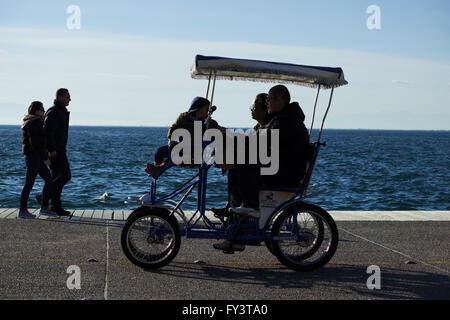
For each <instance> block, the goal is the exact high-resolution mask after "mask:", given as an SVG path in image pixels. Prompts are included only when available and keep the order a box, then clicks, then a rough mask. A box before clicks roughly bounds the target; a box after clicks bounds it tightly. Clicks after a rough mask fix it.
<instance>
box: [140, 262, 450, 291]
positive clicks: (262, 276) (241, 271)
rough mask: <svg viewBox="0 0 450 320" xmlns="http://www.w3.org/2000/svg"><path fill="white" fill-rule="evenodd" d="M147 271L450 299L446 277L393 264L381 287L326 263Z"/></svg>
mask: <svg viewBox="0 0 450 320" xmlns="http://www.w3.org/2000/svg"><path fill="white" fill-rule="evenodd" d="M147 272H152V273H156V274H161V275H168V276H171V277H178V278H185V279H186V278H189V279H198V280H202V281H210V282H230V283H234V284H249V285H263V286H265V287H269V288H272V287H273V288H284V289H308V288H311V289H313V288H314V289H317V287H323V288H325V289H326V290H327V291H329V292H331V291H336V295H337V296H339V294H340V293H345V292H346V293H347V294H352V293H353V295H358V296H359V297H360V298H361V299H374V298H376V299H411V298H412V299H450V277H449V276H446V275H441V274H436V273H429V272H417V271H410V270H401V269H400V268H398V269H395V268H392V267H389V268H388V267H382V268H381V289H380V290H369V289H367V286H366V281H367V279H368V277H369V276H370V274H367V273H366V267H365V266H349V265H338V264H336V265H331V264H329V265H327V266H325V267H323V268H321V269H319V270H316V271H312V272H295V271H292V270H289V269H287V268H286V267H284V266H283V265H281V264H280V265H279V266H277V265H274V266H273V267H272V266H269V267H268V266H261V267H252V266H248V265H247V266H246V267H245V268H242V267H236V266H228V265H227V266H222V265H211V264H200V265H198V264H192V263H180V262H172V263H171V264H170V265H169V266H166V267H165V268H164V269H160V270H151V271H147ZM322 298H324V299H325V298H326V297H322ZM328 298H329V297H328ZM225 299H226V297H225ZM280 299H283V297H280Z"/></svg>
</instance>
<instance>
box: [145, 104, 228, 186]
mask: <svg viewBox="0 0 450 320" xmlns="http://www.w3.org/2000/svg"><path fill="white" fill-rule="evenodd" d="M210 105H211V102H210V101H209V100H208V99H205V98H203V97H195V98H194V100H192V102H191V106H190V107H189V110H188V111H187V112H183V113H181V114H180V115H179V116H178V118H177V120H176V121H175V122H174V123H173V124H172V126H171V127H170V129H169V132H168V133H167V139H168V143H167V145H165V146H162V147H160V148H159V149H158V150H157V151H156V154H155V161H154V163H153V164H151V163H148V164H147V168H145V172H147V173H148V174H151V173H153V172H155V171H157V170H160V169H161V168H162V167H163V166H164V164H165V163H166V162H167V159H168V158H169V152H170V150H171V147H172V146H173V145H174V143H175V142H177V141H174V140H172V134H173V132H174V131H175V130H176V129H186V130H187V131H189V133H190V134H191V136H192V137H193V136H194V121H201V122H202V135H203V133H204V132H205V130H206V125H205V124H204V121H205V120H206V118H207V117H208V111H209V107H210ZM209 128H210V129H220V130H223V128H222V127H221V126H219V124H218V123H217V121H215V120H213V119H210V120H209ZM155 178H157V176H155Z"/></svg>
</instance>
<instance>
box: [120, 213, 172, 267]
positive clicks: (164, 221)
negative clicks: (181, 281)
mask: <svg viewBox="0 0 450 320" xmlns="http://www.w3.org/2000/svg"><path fill="white" fill-rule="evenodd" d="M180 244H181V236H180V230H179V227H178V221H177V220H176V218H175V217H174V216H169V213H168V212H167V210H164V209H157V208H145V207H141V208H138V209H136V210H135V211H134V212H133V213H132V214H131V215H130V217H129V218H128V220H127V222H126V223H125V226H124V227H123V230H122V235H121V245H122V250H123V252H124V253H125V255H126V257H127V258H128V259H129V260H130V261H131V262H132V263H134V264H135V265H137V266H139V267H142V268H145V269H156V268H160V267H162V266H165V265H167V264H169V263H170V262H171V261H172V260H173V259H174V258H175V256H176V255H177V253H178V250H179V249H180Z"/></svg>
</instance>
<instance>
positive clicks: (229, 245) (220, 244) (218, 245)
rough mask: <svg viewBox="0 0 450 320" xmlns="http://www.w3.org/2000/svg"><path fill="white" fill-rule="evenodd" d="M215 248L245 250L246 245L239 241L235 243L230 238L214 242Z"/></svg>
mask: <svg viewBox="0 0 450 320" xmlns="http://www.w3.org/2000/svg"><path fill="white" fill-rule="evenodd" d="M213 247H214V249H217V250H223V251H244V249H245V246H244V245H243V244H239V243H233V242H231V241H230V240H225V241H222V242H218V243H214V244H213Z"/></svg>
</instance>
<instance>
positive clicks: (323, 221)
mask: <svg viewBox="0 0 450 320" xmlns="http://www.w3.org/2000/svg"><path fill="white" fill-rule="evenodd" d="M272 236H273V237H274V240H273V241H271V247H272V248H271V249H272V250H271V252H272V253H273V254H274V255H275V256H276V257H277V259H278V260H279V261H280V262H281V263H283V264H284V265H286V266H287V267H289V268H291V269H294V270H297V271H309V270H314V269H317V268H319V267H321V266H323V265H325V264H326V263H328V261H330V259H331V258H332V257H333V255H334V253H335V252H336V249H337V245H338V241H339V235H338V230H337V227H336V223H335V222H334V220H333V218H332V217H331V216H330V215H329V213H328V212H326V211H325V210H323V209H322V208H320V207H318V206H315V205H311V204H307V203H304V202H297V203H295V205H292V206H289V207H288V208H286V209H285V210H284V211H283V212H282V213H280V214H279V215H278V216H277V217H276V219H275V221H274V223H273V226H272Z"/></svg>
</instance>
